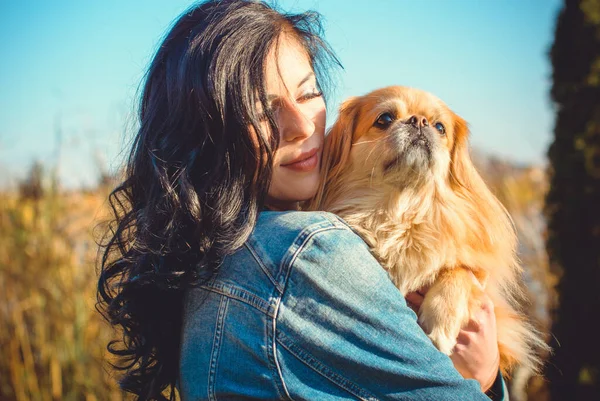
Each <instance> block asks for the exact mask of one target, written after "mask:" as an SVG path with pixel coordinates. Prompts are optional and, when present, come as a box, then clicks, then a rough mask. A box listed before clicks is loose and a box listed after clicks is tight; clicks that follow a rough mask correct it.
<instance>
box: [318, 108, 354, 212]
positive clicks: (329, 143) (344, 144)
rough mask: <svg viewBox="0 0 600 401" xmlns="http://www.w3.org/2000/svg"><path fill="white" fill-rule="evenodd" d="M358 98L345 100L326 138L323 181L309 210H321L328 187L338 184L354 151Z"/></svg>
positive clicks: (322, 157) (321, 173)
mask: <svg viewBox="0 0 600 401" xmlns="http://www.w3.org/2000/svg"><path fill="white" fill-rule="evenodd" d="M358 100H359V98H358V97H351V98H349V99H347V100H345V101H344V102H343V103H342V105H341V106H340V110H339V116H338V119H337V120H336V122H335V124H333V127H331V129H330V130H329V132H328V133H327V135H326V136H325V143H324V146H323V154H322V155H321V170H320V175H321V180H320V182H319V189H318V190H317V194H316V195H315V196H314V198H313V199H312V200H311V201H310V202H309V205H308V209H309V210H320V209H321V208H322V206H323V204H324V201H325V200H326V198H327V186H329V185H332V184H334V183H335V182H336V180H337V178H339V176H340V175H341V173H342V171H343V170H344V167H345V166H346V162H347V160H348V157H349V156H350V150H351V149H352V137H353V133H354V129H355V125H356V119H357V118H356V117H357V116H358Z"/></svg>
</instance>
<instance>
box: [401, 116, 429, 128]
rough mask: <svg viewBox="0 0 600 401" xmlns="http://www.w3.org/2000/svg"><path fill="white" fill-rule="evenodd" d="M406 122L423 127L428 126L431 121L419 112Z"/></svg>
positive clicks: (416, 126)
mask: <svg viewBox="0 0 600 401" xmlns="http://www.w3.org/2000/svg"><path fill="white" fill-rule="evenodd" d="M406 124H410V125H412V126H414V127H415V128H421V127H428V126H429V121H427V118H425V117H423V116H420V115H418V114H417V115H414V116H412V117H411V118H409V119H408V120H407V121H406Z"/></svg>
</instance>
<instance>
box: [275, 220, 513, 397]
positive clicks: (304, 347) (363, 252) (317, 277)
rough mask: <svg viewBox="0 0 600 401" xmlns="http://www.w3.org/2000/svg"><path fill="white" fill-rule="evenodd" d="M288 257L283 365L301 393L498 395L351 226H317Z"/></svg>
mask: <svg viewBox="0 0 600 401" xmlns="http://www.w3.org/2000/svg"><path fill="white" fill-rule="evenodd" d="M282 263H283V264H287V266H288V269H287V279H286V280H285V287H284V291H283V294H282V296H281V299H280V303H279V306H278V311H277V315H276V317H275V320H274V323H275V325H276V330H275V363H276V364H277V367H278V372H279V375H280V380H281V381H282V382H283V385H284V388H285V390H286V391H287V393H288V396H289V397H290V398H291V399H294V400H300V399H305V400H317V399H318V400H334V399H335V400H339V399H360V400H456V401H458V400H460V401H464V400H469V401H472V400H486V401H489V398H488V397H487V396H486V395H485V394H483V393H482V392H481V390H480V387H479V384H478V383H477V382H476V381H474V380H465V379H463V378H462V376H460V374H459V373H458V372H457V371H456V370H455V369H454V366H453V365H452V362H451V360H450V358H448V357H447V356H446V355H444V354H442V353H441V352H439V351H438V350H437V349H436V348H435V347H434V346H433V344H432V343H431V341H430V340H429V338H428V337H427V336H426V335H425V334H424V332H423V331H422V330H421V328H420V327H419V325H418V324H417V317H416V315H415V314H414V312H413V311H412V310H411V309H410V308H408V307H407V305H406V302H405V300H404V297H403V296H402V294H401V293H400V291H399V290H398V289H397V288H396V287H395V286H394V285H393V283H392V282H391V280H390V279H389V277H388V275H387V273H386V272H385V270H384V269H383V268H382V267H381V265H380V264H379V263H378V262H377V261H376V260H375V259H374V257H373V256H372V255H371V253H370V252H369V250H368V248H367V246H366V244H365V243H364V242H363V241H362V240H361V239H360V238H359V237H358V236H357V235H356V234H354V233H353V232H352V231H350V230H349V229H346V228H339V227H334V228H329V229H322V230H320V231H316V232H312V233H311V234H310V235H307V236H306V237H305V238H303V241H302V242H301V243H298V244H297V249H296V250H295V251H294V252H293V254H291V255H290V256H289V258H288V260H284V261H283V262H282ZM501 380H502V379H501V378H500V381H501ZM497 395H498V394H496V396H497ZM495 399H497V400H507V398H506V397H505V396H503V395H501V396H500V398H497V397H495Z"/></svg>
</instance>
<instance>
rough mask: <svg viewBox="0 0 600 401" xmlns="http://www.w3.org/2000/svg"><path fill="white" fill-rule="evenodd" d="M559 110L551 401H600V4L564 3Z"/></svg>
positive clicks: (555, 55)
mask: <svg viewBox="0 0 600 401" xmlns="http://www.w3.org/2000/svg"><path fill="white" fill-rule="evenodd" d="M550 59H551V61H552V68H553V70H552V79H553V84H552V91H551V97H552V100H553V101H554V106H555V109H556V122H555V128H554V141H553V143H552V145H551V146H550V149H549V151H548V157H549V161H550V173H551V176H550V190H549V193H548V195H547V198H546V214H547V216H548V239H547V248H548V253H549V258H550V266H551V269H553V270H554V271H555V272H556V273H557V274H558V276H559V277H560V281H559V284H558V287H557V291H558V294H559V300H558V306H557V308H556V310H555V311H554V314H553V328H552V333H553V338H554V341H553V343H552V344H551V345H552V346H553V348H554V355H553V356H552V357H551V358H550V361H549V363H548V367H547V370H546V377H547V378H548V380H549V388H550V399H551V400H561V401H562V400H577V401H585V400H600V333H599V332H598V329H597V327H598V319H599V317H600V0H565V3H564V8H563V9H562V11H561V13H560V15H559V17H558V21H557V24H556V31H555V40H554V44H553V46H552V49H551V52H550Z"/></svg>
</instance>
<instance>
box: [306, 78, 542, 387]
mask: <svg viewBox="0 0 600 401" xmlns="http://www.w3.org/2000/svg"><path fill="white" fill-rule="evenodd" d="M467 139H468V128H467V123H466V122H465V120H463V119H462V118H461V117H459V116H458V115H456V114H455V113H454V112H452V111H451V110H450V109H449V108H448V107H447V106H446V105H445V104H444V103H443V102H442V101H441V100H439V99H438V98H436V97H435V96H433V95H431V94H429V93H426V92H423V91H420V90H417V89H413V88H407V87H400V86H393V87H387V88H383V89H379V90H375V91H374V92H371V93H369V94H368V95H365V96H361V97H354V98H351V99H349V100H347V101H345V102H344V103H343V104H342V106H341V108H340V115H339V118H338V120H337V122H336V123H335V124H334V126H333V127H332V129H331V131H330V132H329V135H328V136H327V137H326V140H325V147H324V150H323V159H322V168H321V169H322V181H321V185H320V188H319V191H318V193H317V195H316V197H315V198H314V199H313V200H312V202H311V203H310V205H309V207H308V208H309V209H312V210H326V211H329V212H333V213H336V214H337V215H339V216H340V217H342V218H343V219H344V220H346V221H347V222H348V223H349V224H350V225H351V226H352V227H353V228H354V229H355V230H356V231H357V232H358V233H359V234H360V235H361V236H362V238H363V239H364V240H365V242H367V243H368V244H369V245H370V246H371V249H372V252H373V253H374V255H375V256H376V257H377V259H378V260H379V261H380V262H381V263H382V265H383V266H384V267H385V268H386V269H387V271H388V272H389V274H390V276H391V278H392V280H393V281H394V283H395V284H396V286H397V287H398V288H399V289H400V291H401V292H402V293H403V294H404V295H406V294H407V293H409V292H413V291H417V290H419V289H421V288H423V287H427V286H429V287H430V288H429V291H428V292H427V294H426V295H425V298H424V300H423V303H422V305H421V307H420V309H419V313H418V315H419V323H420V324H421V326H422V327H423V329H424V330H425V332H426V333H427V334H428V335H429V337H430V338H431V340H432V341H433V343H434V344H435V345H436V346H437V347H438V349H440V350H441V351H442V352H444V353H445V354H447V355H450V354H451V353H452V349H453V348H454V346H455V345H456V338H457V336H458V333H459V331H460V329H461V327H463V325H465V324H466V323H467V322H468V321H469V319H470V317H471V315H472V313H473V312H474V311H476V310H477V309H478V308H479V307H480V303H479V300H480V299H481V295H482V289H481V288H484V290H483V291H485V293H487V294H488V295H489V296H490V298H491V299H492V301H493V302H494V306H495V313H496V320H497V330H498V343H499V349H500V359H501V360H500V368H501V371H502V373H503V374H504V375H505V376H509V375H510V372H511V371H512V369H513V367H515V365H520V366H522V367H525V368H529V369H531V370H532V371H533V372H538V368H539V365H540V360H539V358H538V357H537V356H536V355H537V354H536V350H540V349H544V350H545V349H547V345H546V344H545V343H544V341H543V340H542V339H541V337H540V334H539V332H537V331H536V330H535V329H534V328H533V326H532V325H531V324H530V323H528V321H527V319H526V317H525V316H524V315H523V314H522V313H521V312H519V311H518V307H517V306H518V301H519V300H520V299H521V297H522V295H523V294H522V291H521V289H520V288H521V286H520V284H521V283H520V280H521V267H520V265H519V262H518V259H517V256H516V247H517V240H516V234H515V230H514V228H513V225H512V220H511V218H510V216H509V215H508V213H507V211H506V209H505V208H504V207H503V206H502V204H501V203H500V202H499V201H498V199H496V197H495V196H494V195H493V194H492V192H491V191H490V190H489V189H488V187H487V186H486V185H485V183H484V182H483V180H482V178H481V177H480V176H479V174H478V173H477V171H476V170H475V167H474V166H473V164H472V162H471V159H470V157H469V151H468V141H467ZM471 273H472V274H471ZM473 275H474V276H475V277H476V278H477V280H479V283H480V284H481V285H477V283H475V282H474V280H473Z"/></svg>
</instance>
